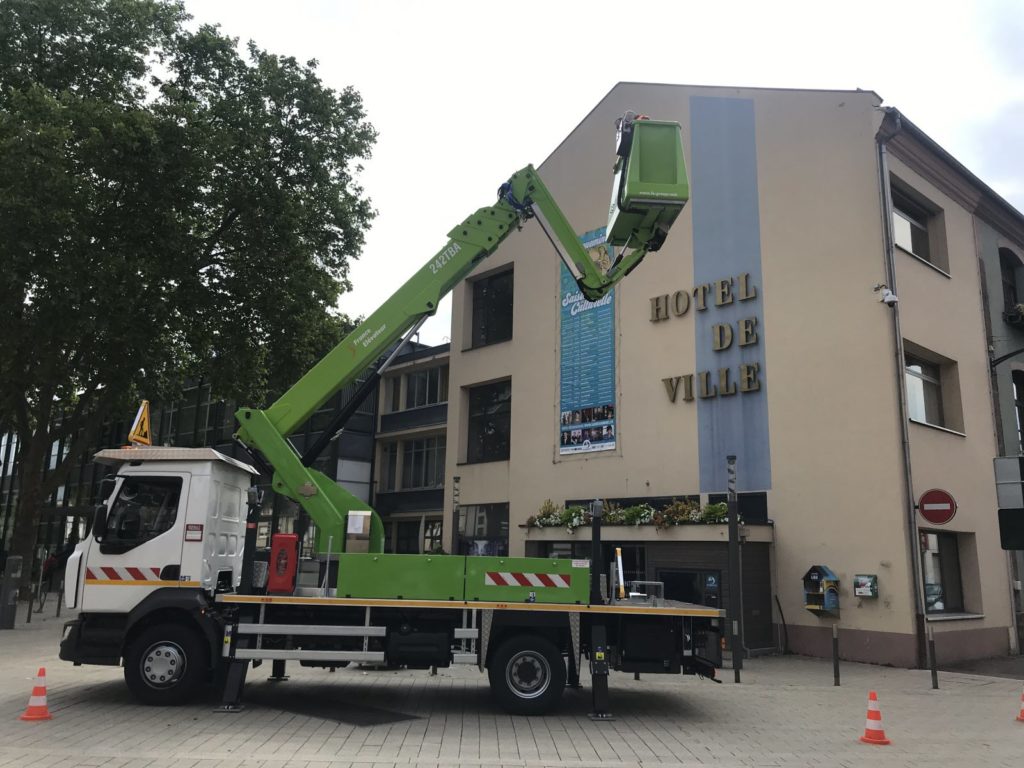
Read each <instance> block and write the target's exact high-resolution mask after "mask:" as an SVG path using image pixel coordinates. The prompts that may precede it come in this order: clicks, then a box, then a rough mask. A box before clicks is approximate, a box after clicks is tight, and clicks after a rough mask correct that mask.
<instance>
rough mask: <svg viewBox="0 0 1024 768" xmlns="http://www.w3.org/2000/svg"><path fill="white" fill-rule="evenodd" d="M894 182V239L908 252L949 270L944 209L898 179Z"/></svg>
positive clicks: (891, 187) (892, 190) (891, 186)
mask: <svg viewBox="0 0 1024 768" xmlns="http://www.w3.org/2000/svg"><path fill="white" fill-rule="evenodd" d="M891 182H892V183H891V185H890V189H891V192H892V232H893V241H894V242H895V244H896V245H897V246H898V247H899V248H901V249H902V250H904V251H906V252H907V253H910V254H913V255H914V256H916V257H917V258H919V259H922V260H924V261H927V262H928V263H929V264H932V265H934V266H936V267H938V268H939V269H941V270H943V271H944V272H946V271H948V270H949V262H948V259H947V258H946V248H945V232H944V224H943V217H942V211H941V209H940V208H939V207H938V206H936V205H935V204H933V203H932V202H931V201H929V200H926V199H925V198H924V197H923V196H922V195H920V194H919V193H917V192H915V191H913V190H912V189H910V187H908V186H906V185H905V184H903V183H902V182H900V181H899V180H897V179H895V178H893V179H891Z"/></svg>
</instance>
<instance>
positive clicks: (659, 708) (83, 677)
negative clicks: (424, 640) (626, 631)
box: [0, 605, 1024, 768]
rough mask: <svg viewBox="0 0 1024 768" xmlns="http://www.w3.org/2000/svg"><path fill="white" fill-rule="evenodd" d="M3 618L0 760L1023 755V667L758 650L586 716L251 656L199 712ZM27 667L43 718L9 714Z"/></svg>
mask: <svg viewBox="0 0 1024 768" xmlns="http://www.w3.org/2000/svg"><path fill="white" fill-rule="evenodd" d="M24 613H25V611H24V606H23V607H22V610H20V611H19V627H18V628H17V629H15V630H8V631H0V766H2V767H3V768H7V767H8V766H10V767H11V768H15V767H18V768H20V766H32V768H45V767H49V766H62V767H63V766H106V767H108V768H241V767H245V768H258V767H259V768H315V767H317V766H323V767H324V768H326V767H327V766H365V768H386V767H387V766H417V767H418V768H426V767H427V766H449V765H470V766H523V767H524V768H527V767H528V768H535V767H538V766H580V767H581V768H582V767H583V766H602V767H603V766H647V765H666V766H679V765H683V766H697V765H714V766H781V765H797V766H801V765H807V766H847V767H852V766H876V765H877V766H939V765H957V766H960V765H962V766H982V765H984V766H1006V767H1007V768H1009V767H1010V766H1013V768H1021V766H1024V723H1018V722H1016V721H1015V717H1016V715H1017V714H1018V711H1019V706H1020V695H1021V682H1020V681H1015V680H1011V679H1004V678H995V677H983V676H977V675H967V674H959V673H948V672H943V673H940V690H938V691H933V690H931V681H930V676H929V673H928V672H926V671H919V670H917V671H915V670H899V669H890V668H885V667H874V666H869V665H863V664H852V663H851V664H845V663H844V664H843V668H842V686H841V687H839V688H835V687H833V685H832V668H831V664H830V663H829V662H827V661H821V660H814V659H804V658H797V657H771V658H760V659H753V660H750V661H748V662H747V667H746V668H745V669H744V671H743V683H742V684H741V685H735V684H733V683H732V672H731V671H728V670H727V671H726V672H725V673H724V677H725V678H726V680H727V682H726V683H724V684H722V685H714V684H712V683H709V682H707V681H702V680H698V679H694V678H689V677H687V678H682V677H669V676H664V677H656V676H653V675H650V676H644V677H643V679H642V680H640V681H634V680H633V678H632V675H613V676H612V679H611V691H612V704H613V710H614V712H615V714H616V716H617V718H616V720H614V721H613V722H607V723H593V722H591V721H590V720H589V719H588V718H587V712H588V709H589V703H590V692H589V690H588V689H587V688H583V689H582V690H579V691H567V692H566V695H565V698H564V706H563V707H562V709H561V710H560V712H559V713H558V714H556V715H552V716H548V717H538V718H522V717H510V716H508V715H505V714H504V713H502V712H501V711H499V710H497V709H496V708H495V707H494V706H492V704H491V702H490V700H489V697H488V690H487V685H486V677H485V676H484V675H481V674H479V673H478V672H477V671H476V669H475V668H468V669H467V668H464V667H458V668H453V669H451V670H439V672H438V675H437V676H436V677H431V676H430V675H429V673H428V672H421V671H412V672H409V671H401V672H364V671H362V670H358V669H351V668H350V669H344V670H338V671H337V672H336V673H333V674H331V673H327V672H325V671H321V670H305V669H300V668H299V667H297V666H290V667H289V672H290V673H291V674H292V679H291V680H290V681H289V682H286V683H279V684H274V683H269V682H266V681H265V678H266V674H267V666H266V665H264V666H263V667H261V668H260V669H258V670H255V671H254V672H252V673H250V678H249V679H250V681H251V682H250V684H249V686H248V687H247V689H246V697H245V699H246V704H247V706H246V709H245V710H244V711H243V712H241V713H239V714H234V715H223V714H215V713H213V711H212V710H213V707H214V706H215V705H216V703H217V697H216V695H214V694H213V693H211V695H210V697H209V698H208V700H206V701H204V702H202V703H199V704H195V705H193V706H188V707H181V708H162V709H158V708H151V707H143V706H140V705H138V704H136V703H135V702H134V701H133V700H132V699H131V698H130V697H129V695H128V692H127V690H126V689H125V686H124V683H123V681H122V678H121V670H119V669H116V668H110V667H78V668H76V667H73V666H71V665H70V664H67V663H65V662H61V661H59V660H58V659H57V644H58V640H59V635H60V625H61V624H62V621H63V620H62V619H55V618H53V617H52V612H51V608H50V606H49V605H48V606H47V610H46V613H48V614H51V617H50V618H49V619H43V618H41V617H39V616H37V617H36V618H34V619H33V621H32V623H31V624H30V625H28V626H24V625H23V624H21V622H22V621H23V619H24ZM38 666H45V667H46V671H47V691H48V701H49V707H50V711H51V712H52V713H53V720H51V721H47V722H22V721H20V720H19V719H18V716H19V715H20V714H21V713H22V712H23V711H24V710H25V706H26V704H27V702H28V696H29V693H30V692H31V689H32V679H33V676H34V674H35V672H36V668H37V667H38ZM869 690H876V691H877V692H878V697H879V702H880V704H881V709H882V715H883V725H884V728H885V732H886V735H887V736H888V737H889V738H890V739H891V740H892V744H891V746H873V745H866V744H862V743H860V742H859V741H858V740H857V739H858V737H859V736H860V735H861V734H862V733H863V729H864V721H865V712H866V708H867V694H868V691H869Z"/></svg>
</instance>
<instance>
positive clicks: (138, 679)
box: [124, 624, 208, 706]
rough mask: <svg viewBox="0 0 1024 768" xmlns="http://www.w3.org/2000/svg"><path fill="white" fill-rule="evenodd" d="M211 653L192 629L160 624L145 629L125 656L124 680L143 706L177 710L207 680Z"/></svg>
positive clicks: (193, 695) (129, 647)
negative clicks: (150, 705)
mask: <svg viewBox="0 0 1024 768" xmlns="http://www.w3.org/2000/svg"><path fill="white" fill-rule="evenodd" d="M207 665H208V652H207V650H206V647H205V645H204V643H203V641H202V639H201V638H200V637H199V635H198V634H197V633H196V632H194V631H193V630H192V629H191V628H189V627H187V626H181V625H176V624H157V625H155V626H152V627H149V628H147V629H144V630H143V631H142V632H141V634H139V635H138V637H136V638H135V639H134V640H133V641H132V643H131V645H129V646H128V648H127V650H126V651H125V655H124V680H125V683H127V684H128V689H129V690H130V691H131V692H132V694H134V696H135V697H136V698H137V699H138V700H139V701H141V702H142V703H143V704H152V705H156V706H177V705H179V704H184V703H186V702H187V701H189V700H190V699H192V698H194V697H195V695H196V694H197V693H198V692H199V689H200V688H201V687H202V685H203V683H204V682H205V680H206V672H207Z"/></svg>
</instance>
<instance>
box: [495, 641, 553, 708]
mask: <svg viewBox="0 0 1024 768" xmlns="http://www.w3.org/2000/svg"><path fill="white" fill-rule="evenodd" d="M505 679H506V681H507V682H508V685H509V688H511V689H512V690H513V691H514V692H515V693H516V695H517V696H519V697H520V698H524V699H535V698H537V697H538V696H540V695H542V694H543V693H544V691H546V690H547V689H548V686H549V685H551V667H550V666H549V665H548V660H547V659H546V658H544V656H542V655H541V654H539V653H536V652H534V651H520V652H519V653H517V654H516V655H515V656H513V657H512V658H511V659H509V661H508V665H507V667H506V668H505Z"/></svg>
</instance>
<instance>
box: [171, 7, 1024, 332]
mask: <svg viewBox="0 0 1024 768" xmlns="http://www.w3.org/2000/svg"><path fill="white" fill-rule="evenodd" d="M186 5H187V7H188V9H189V11H190V13H192V15H193V16H194V17H195V20H196V22H204V23H218V24H220V25H221V27H222V29H223V30H224V31H225V32H226V33H228V34H230V35H233V36H236V37H239V38H241V41H242V42H243V43H244V42H245V41H247V40H254V41H255V42H256V43H257V44H258V45H259V46H260V47H262V48H265V49H267V50H269V51H271V52H273V53H278V54H284V55H293V56H295V57H296V58H298V59H300V60H303V61H304V60H307V59H312V58H315V59H318V60H319V62H320V67H319V72H320V76H321V78H322V79H323V80H324V82H325V83H326V84H327V85H329V86H331V87H334V88H342V87H344V86H348V85H351V86H353V87H355V88H356V90H358V91H359V92H360V93H361V94H362V96H363V100H364V103H365V106H366V110H367V113H368V118H369V120H370V122H372V123H373V124H374V126H375V127H376V128H377V130H378V131H379V133H380V136H379V139H378V142H377V145H376V148H375V149H374V155H373V158H372V159H371V160H370V161H369V162H368V163H367V164H366V170H365V172H364V173H363V176H362V183H363V186H364V187H365V189H366V191H367V193H368V194H369V195H370V197H371V198H372V200H373V204H374V206H375V208H376V209H377V211H378V214H379V215H378V217H377V219H376V221H375V222H374V225H373V229H372V230H371V231H370V232H369V233H368V234H367V237H366V247H365V248H364V251H363V255H362V257H361V259H360V261H358V262H357V263H355V264H354V265H353V268H352V271H351V279H352V283H353V286H354V289H353V291H352V292H351V293H349V294H346V295H345V296H344V298H343V299H342V303H341V309H342V310H343V311H344V312H347V313H348V314H350V315H352V316H357V315H367V314H369V313H370V312H372V311H373V310H374V309H376V308H377V307H378V306H379V305H380V304H381V302H383V301H384V300H385V299H386V298H387V297H388V296H389V295H391V293H392V292H393V291H394V290H395V289H396V288H398V286H399V285H401V283H402V282H404V281H405V280H406V279H407V278H408V277H409V276H410V275H412V273H413V272H414V271H415V270H416V269H418V268H419V267H420V266H422V265H423V264H424V263H425V262H426V261H427V260H428V259H429V258H431V257H432V256H433V255H434V254H435V253H436V252H437V251H438V250H439V249H440V248H441V247H442V246H443V245H444V243H445V241H446V237H445V235H446V233H447V232H448V230H449V229H451V228H452V227H453V226H455V225H456V224H458V223H459V222H460V221H461V220H462V219H463V218H465V217H466V216H467V215H469V214H470V213H472V212H473V211H475V210H476V209H477V208H479V207H480V206H482V205H488V204H490V203H491V202H492V201H493V199H494V193H495V190H496V189H497V186H498V184H500V183H501V182H502V181H504V180H505V179H506V178H507V177H508V176H509V175H510V174H511V173H512V172H514V171H516V170H518V169H519V168H521V167H522V166H524V165H526V164H527V163H533V164H535V165H539V164H540V163H541V162H542V161H543V160H544V159H545V158H546V157H547V155H548V154H549V153H550V152H551V151H552V150H553V149H554V148H555V147H556V146H557V144H558V143H559V142H560V141H561V140H562V139H563V138H564V137H565V136H566V135H567V134H568V133H569V132H570V131H571V130H572V129H573V128H574V127H575V126H576V124H577V123H578V122H579V121H580V120H581V119H582V118H583V117H584V116H585V115H586V114H587V112H588V111H589V110H590V109H591V108H592V107H593V106H594V105H595V104H596V103H597V102H598V101H599V100H600V99H601V98H602V97H603V96H604V95H605V94H606V93H607V92H608V91H609V90H610V89H611V88H612V86H614V85H615V83H617V82H619V81H639V82H659V83H686V84H698V85H731V86H761V87H775V88H826V89H840V90H841V89H853V88H863V89H865V90H873V91H875V92H876V93H878V94H879V95H880V96H881V97H882V98H883V99H884V101H885V104H887V105H889V106H894V107H897V108H898V109H900V110H901V111H902V112H903V113H904V114H905V115H907V117H909V118H910V119H911V120H912V121H913V122H914V123H916V124H917V125H918V126H919V127H920V128H921V129H923V130H924V131H925V132H926V133H928V134H929V135H930V136H931V137H932V138H933V139H935V140H936V141H937V142H939V144H941V145H942V146H943V147H944V148H945V149H946V150H948V151H949V152H951V153H952V154H953V155H954V156H955V157H956V158H957V159H958V160H960V161H961V162H962V163H964V164H965V165H966V166H967V167H968V168H969V169H970V170H972V171H973V172H974V173H975V174H976V175H978V176H979V177H980V178H981V179H983V180H984V181H985V182H986V183H988V184H989V186H991V187H992V188H993V189H995V190H996V192H998V193H999V194H1001V195H1002V196H1003V197H1005V198H1006V199H1007V200H1009V201H1010V202H1011V203H1012V204H1013V205H1014V206H1015V207H1016V208H1017V209H1018V210H1022V211H1024V0H981V1H980V2H979V1H975V2H970V1H968V2H963V1H962V0H961V2H955V3H954V2H943V0H932V1H931V2H916V1H915V2H910V1H909V0H908V1H904V0H887V2H876V1H875V0H859V2H855V3H854V2H851V3H828V2H821V0H818V1H817V2H784V1H780V2H774V3H765V2H750V3H745V2H733V3H730V2H717V3H706V2H704V3H691V2H685V1H684V0H672V1H669V2H660V1H659V2H644V1H643V0H620V1H619V2H614V3H612V2H604V1H603V0H601V1H598V0H589V2H568V1H565V0H563V1H559V0H544V2H537V1H536V0H516V1H515V2H509V3H507V4H502V3H499V2H494V0H490V1H489V2H483V1H481V0H478V1H477V2H449V1H447V0H434V1H433V2H426V1H425V0H422V1H420V2H399V1H397V0H375V1H374V2H367V1H364V0H347V1H345V0H337V1H336V2H326V1H324V2H313V1H312V0H307V1H302V0H292V1H291V2H284V1H283V0H201V1H200V0H191V1H190V2H187V3H186ZM638 108H640V106H638ZM613 141H614V137H613V135H612V133H611V126H609V153H611V152H612V146H613ZM609 182H610V179H609ZM449 325H450V303H449V302H448V301H446V302H445V303H444V304H443V305H442V307H441V310H440V311H439V312H438V315H437V317H435V318H433V319H431V320H430V321H428V323H427V325H426V326H425V327H424V330H423V332H422V333H421V340H422V341H425V342H428V343H441V342H442V341H447V340H448V339H447V337H448V334H449V332H450V330H449Z"/></svg>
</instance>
